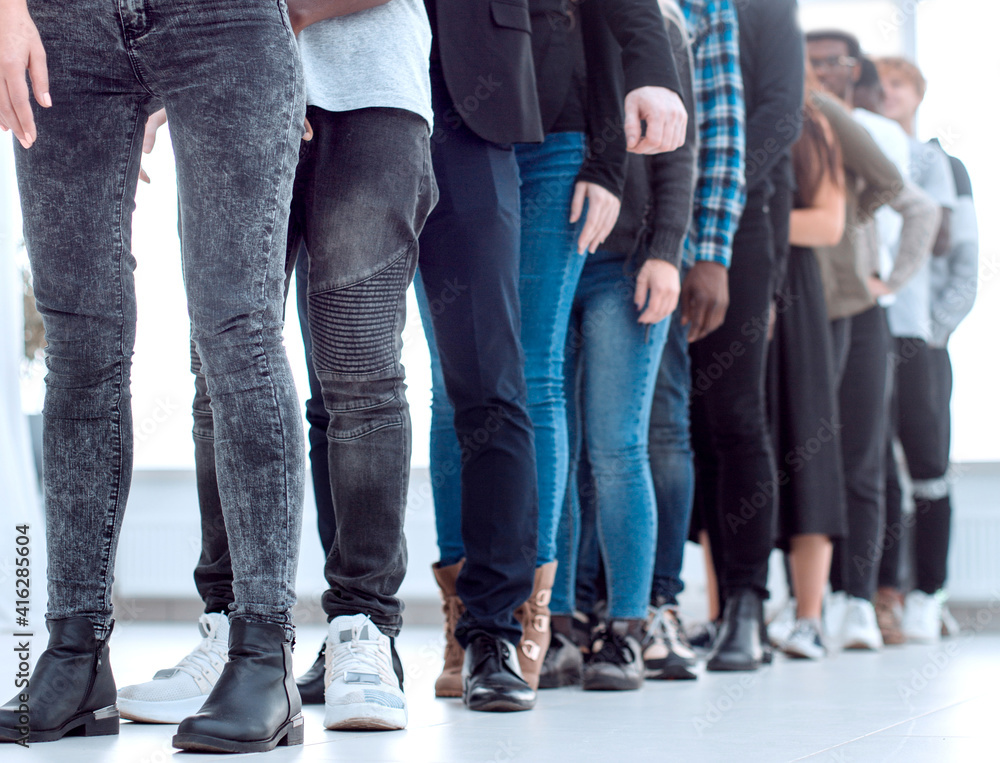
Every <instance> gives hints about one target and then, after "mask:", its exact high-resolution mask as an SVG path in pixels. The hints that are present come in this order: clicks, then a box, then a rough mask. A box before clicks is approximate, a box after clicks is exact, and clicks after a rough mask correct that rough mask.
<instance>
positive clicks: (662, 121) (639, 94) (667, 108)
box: [625, 86, 688, 154]
mask: <svg viewBox="0 0 1000 763" xmlns="http://www.w3.org/2000/svg"><path fill="white" fill-rule="evenodd" d="M643 122H645V123H646V133H645V135H644V134H643V132H642V123H643ZM687 123H688V113H687V109H685V108H684V102H683V101H682V100H681V97H680V96H679V95H677V93H675V92H674V91H673V90H668V89H667V88H665V87H652V86H650V87H640V88H636V89H635V90H633V91H632V92H630V93H629V94H628V95H626V96H625V140H626V142H627V145H628V150H629V151H631V152H632V153H633V154H661V153H663V152H664V151H676V150H677V149H678V148H680V147H681V146H683V145H684V140H685V135H686V133H687Z"/></svg>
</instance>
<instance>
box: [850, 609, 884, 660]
mask: <svg viewBox="0 0 1000 763" xmlns="http://www.w3.org/2000/svg"><path fill="white" fill-rule="evenodd" d="M840 643H841V645H842V646H843V648H844V649H868V650H870V651H873V652H877V651H878V650H880V649H881V648H882V631H880V630H879V629H878V618H877V617H876V615H875V607H874V606H872V603H871V602H870V601H868V599H862V598H860V597H858V596H851V597H850V598H848V600H847V612H846V613H845V614H844V626H843V630H842V631H841V637H840Z"/></svg>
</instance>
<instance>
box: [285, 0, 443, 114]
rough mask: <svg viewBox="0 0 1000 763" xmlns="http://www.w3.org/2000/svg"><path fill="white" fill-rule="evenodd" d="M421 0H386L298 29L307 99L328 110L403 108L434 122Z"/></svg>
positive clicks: (427, 26) (428, 42) (426, 26)
mask: <svg viewBox="0 0 1000 763" xmlns="http://www.w3.org/2000/svg"><path fill="white" fill-rule="evenodd" d="M430 49H431V28H430V24H429V23H428V21H427V11H426V10H425V9H424V2H423V0H389V2H387V3H385V4H384V5H379V6H376V7H375V8H369V9H368V10H366V11H359V12H357V13H352V14H350V15H349V16H342V17H340V18H333V19H326V20H325V21H320V22H318V23H316V24H313V25H312V26H308V27H306V28H305V29H303V30H302V32H300V33H299V51H300V53H301V55H302V68H303V71H304V73H305V79H306V100H307V102H308V103H309V105H310V106H319V107H320V108H321V109H325V110H327V111H353V110H354V109H367V108H374V107H389V108H397V109H406V110H408V111H412V112H413V113H415V114H419V115H420V116H422V117H423V118H424V119H426V120H427V124H428V126H430V127H433V121H434V117H433V114H432V112H431V84H430V77H429V75H428V58H429V56H430Z"/></svg>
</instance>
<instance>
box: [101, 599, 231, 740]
mask: <svg viewBox="0 0 1000 763" xmlns="http://www.w3.org/2000/svg"><path fill="white" fill-rule="evenodd" d="M198 629H199V630H200V631H201V635H202V639H201V643H200V644H198V647H197V648H196V649H195V650H194V651H193V652H191V654H189V655H188V656H187V657H185V658H184V659H183V660H181V661H180V662H178V663H177V664H176V665H175V666H174V667H172V668H165V669H164V670H160V671H157V672H156V674H155V675H154V676H153V680H152V681H147V682H146V683H144V684H133V685H132V686H123V687H122V688H121V689H119V690H118V712H119V713H120V714H121V717H122V718H128V719H129V720H131V721H139V722H141V723H180V722H181V721H183V720H184V719H185V718H187V717H188V716H189V715H194V714H195V713H197V712H198V711H199V710H201V706H202V705H203V704H204V703H205V700H206V699H207V698H208V695H209V692H211V691H212V688H213V687H214V686H215V683H216V681H218V680H219V676H220V675H222V669H223V668H224V667H225V666H226V662H227V660H228V659H229V618H228V617H226V615H224V614H222V613H220V612H209V613H206V614H203V615H202V616H201V617H199V618H198Z"/></svg>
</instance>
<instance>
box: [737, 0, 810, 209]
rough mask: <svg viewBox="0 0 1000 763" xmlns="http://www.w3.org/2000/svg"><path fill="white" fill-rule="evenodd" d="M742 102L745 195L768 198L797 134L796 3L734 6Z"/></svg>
mask: <svg viewBox="0 0 1000 763" xmlns="http://www.w3.org/2000/svg"><path fill="white" fill-rule="evenodd" d="M736 9H737V13H738V14H739V22H740V67H741V68H742V69H743V93H744V98H745V99H746V120H747V122H746V130H747V153H746V178H747V194H748V195H752V194H756V193H762V194H763V196H764V200H765V201H766V200H767V199H768V198H770V196H771V194H772V193H773V192H774V182H773V180H772V173H773V172H774V171H775V169H776V168H778V171H779V172H785V171H787V170H786V169H783V168H782V166H783V165H785V161H784V160H786V159H787V158H788V157H789V156H790V155H791V150H792V144H793V143H795V141H796V140H798V137H799V133H800V132H801V131H802V98H803V93H804V90H805V83H804V79H805V60H804V58H805V44H804V41H803V39H802V30H801V29H800V28H799V23H798V10H797V3H796V0H753V2H748V3H737V4H736Z"/></svg>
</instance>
